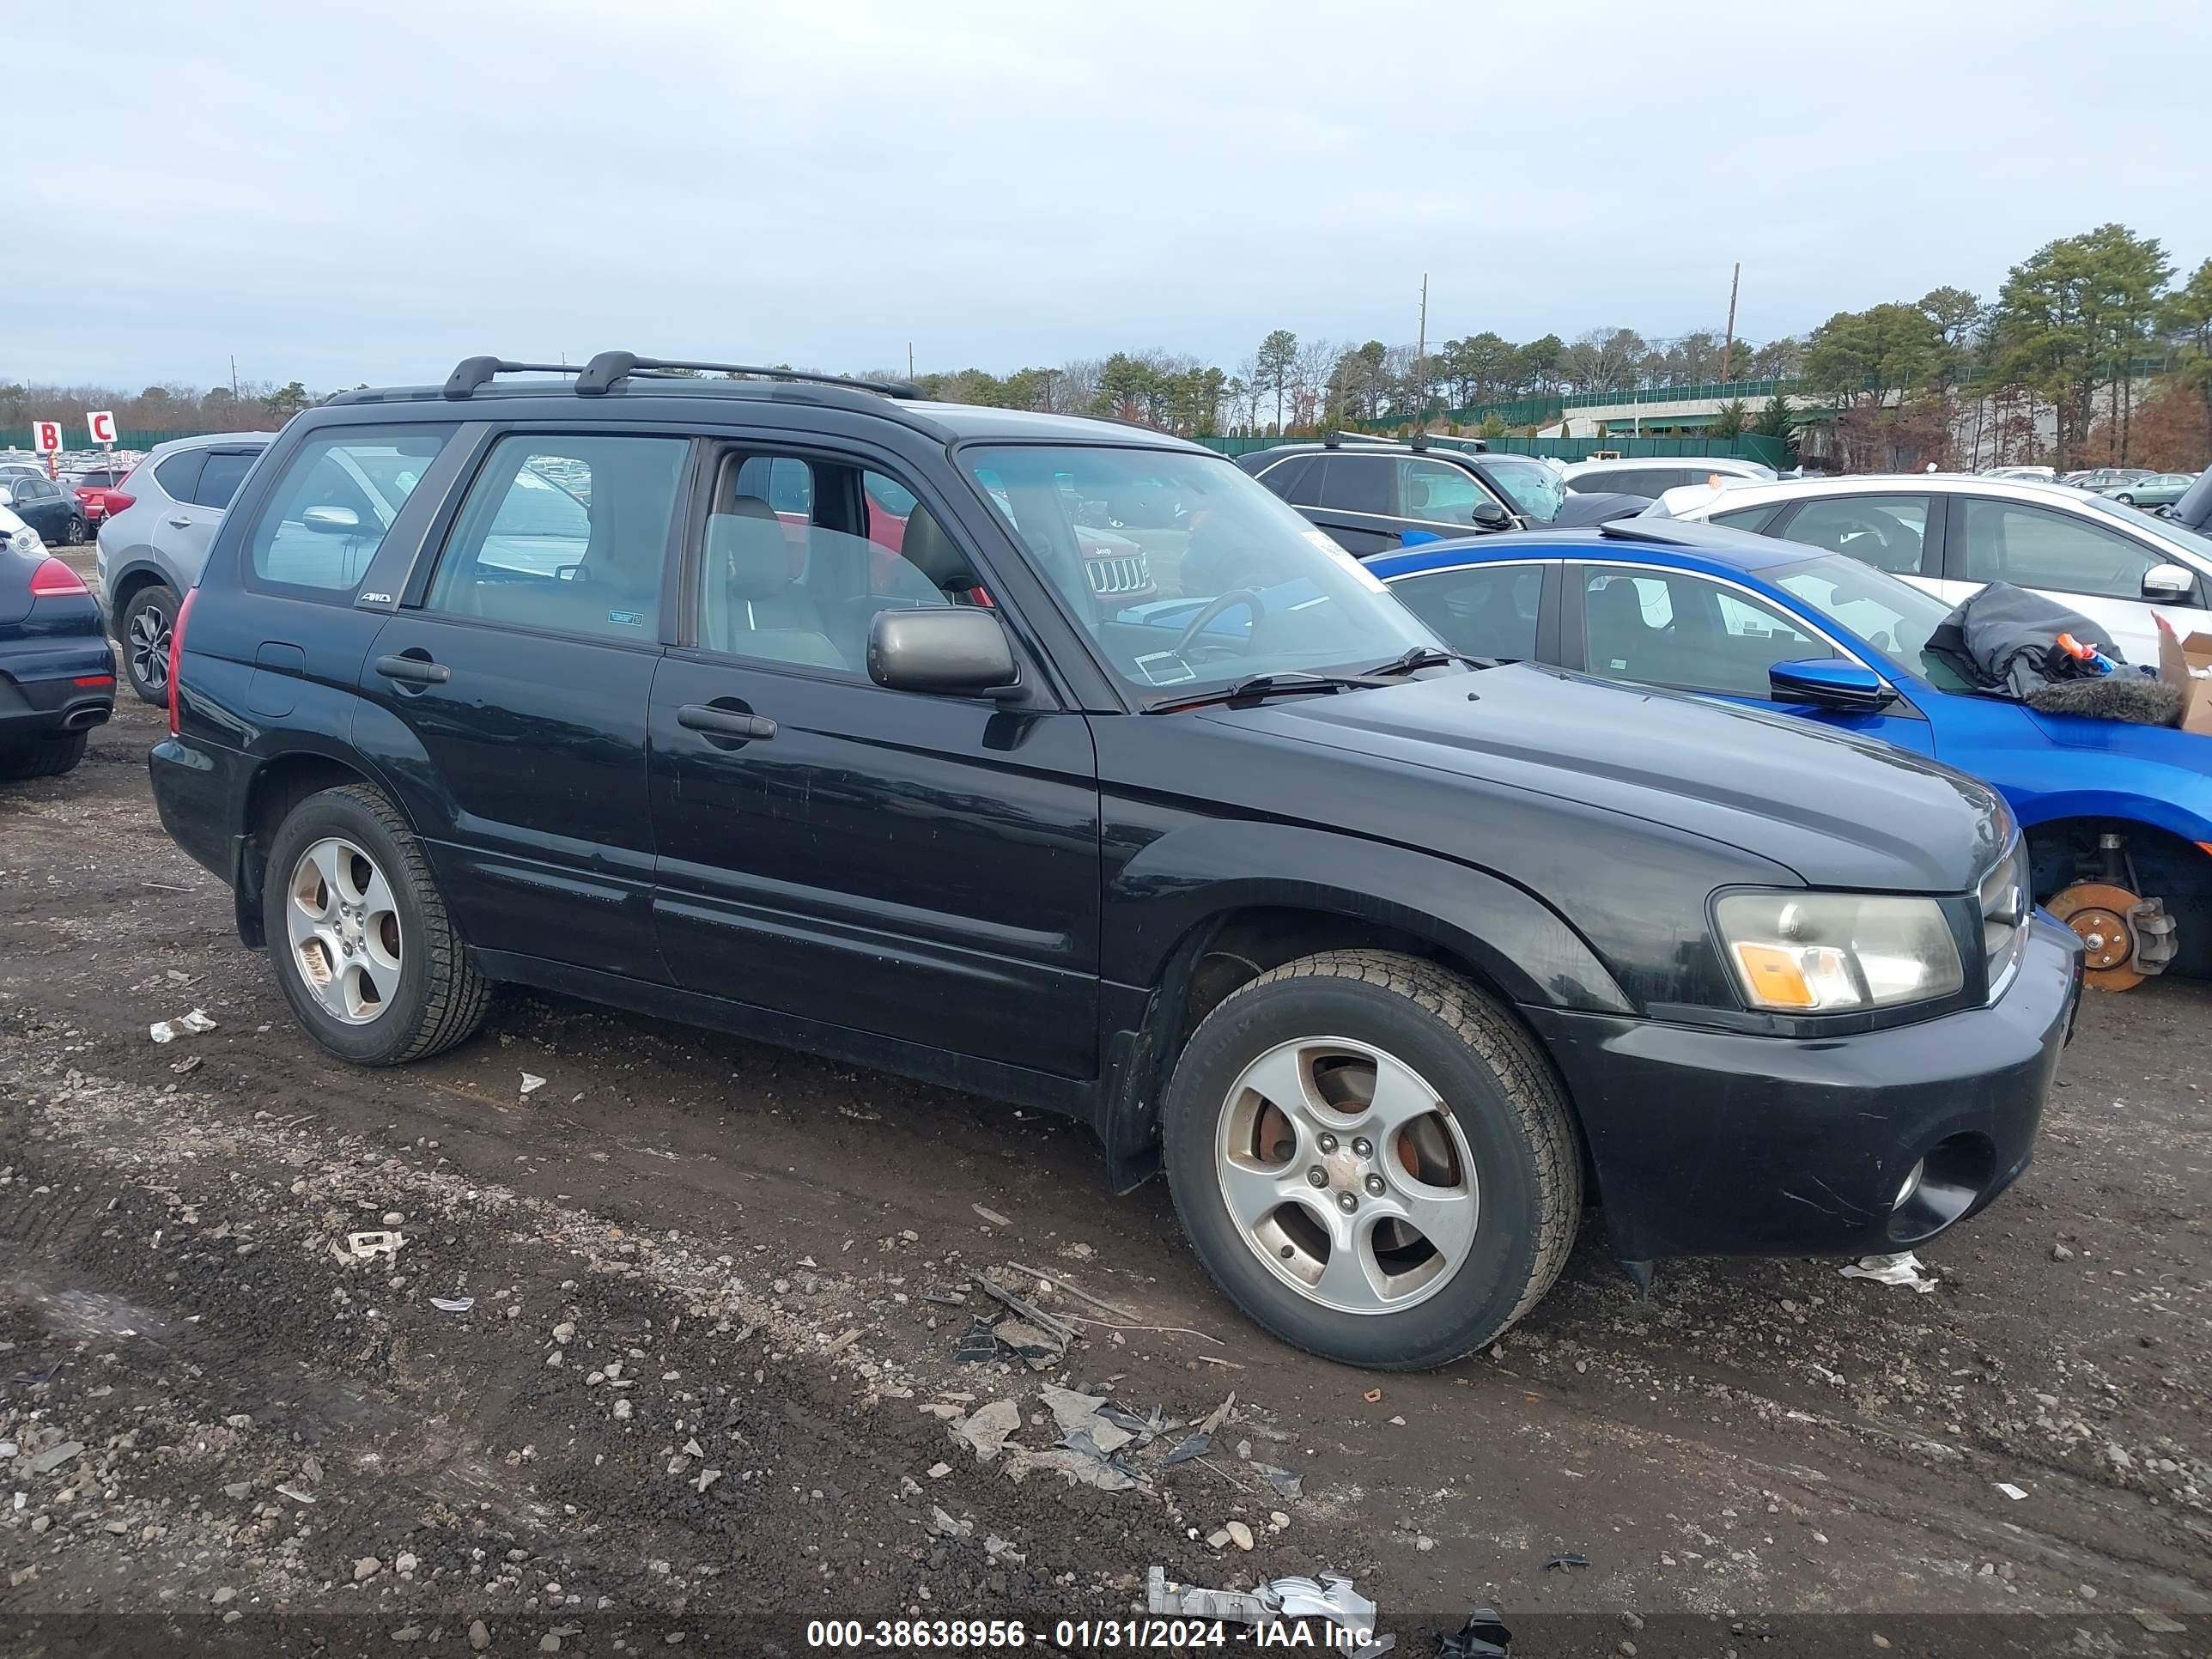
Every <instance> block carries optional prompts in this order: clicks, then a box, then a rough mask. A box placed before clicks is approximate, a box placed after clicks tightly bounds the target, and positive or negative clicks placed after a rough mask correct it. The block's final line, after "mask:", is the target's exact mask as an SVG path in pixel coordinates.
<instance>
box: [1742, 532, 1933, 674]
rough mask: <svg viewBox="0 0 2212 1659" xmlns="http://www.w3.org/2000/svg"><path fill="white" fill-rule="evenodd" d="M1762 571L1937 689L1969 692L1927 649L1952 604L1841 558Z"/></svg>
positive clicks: (1804, 603) (1815, 611)
mask: <svg viewBox="0 0 2212 1659" xmlns="http://www.w3.org/2000/svg"><path fill="white" fill-rule="evenodd" d="M1761 574H1764V575H1765V577H1766V579H1767V580H1769V581H1771V582H1772V583H1773V584H1774V585H1775V586H1777V587H1778V588H1780V589H1781V590H1782V591H1783V592H1785V593H1787V594H1789V595H1790V597H1791V598H1792V599H1796V600H1797V601H1799V602H1800V603H1801V604H1802V605H1806V606H1808V608H1809V609H1811V610H1812V611H1814V613H1815V614H1817V615H1819V616H1821V617H1826V618H1827V619H1828V620H1829V621H1830V622H1832V623H1835V625H1836V626H1837V627H1838V628H1840V629H1844V631H1845V632H1847V633H1851V634H1856V635H1858V636H1859V638H1861V639H1863V640H1864V641H1866V642H1867V643H1868V644H1869V645H1870V646H1872V647H1874V648H1875V650H1877V651H1879V652H1881V653H1883V654H1884V655H1885V656H1887V657H1890V658H1892V659H1894V660H1896V661H1897V662H1899V663H1901V664H1902V665H1904V666H1905V667H1906V668H1908V669H1910V670H1911V671H1913V672H1914V673H1916V674H1918V675H1919V676H1920V677H1921V678H1923V679H1924V680H1926V681H1927V682H1928V683H1929V684H1930V685H1932V686H1934V687H1935V688H1936V690H1938V691H1972V690H1974V687H1973V686H1972V685H1970V684H1967V682H1966V679H1965V678H1964V677H1963V676H1961V675H1960V673H1959V671H1958V670H1956V669H1954V668H1953V667H1952V666H1951V665H1950V664H1948V663H1947V662H1945V661H1944V660H1943V659H1942V658H1941V657H1939V656H1936V654H1935V653H1933V652H1931V651H1929V648H1928V641H1929V636H1930V635H1933V634H1934V633H1935V632H1936V626H1937V624H1938V623H1942V620H1943V618H1944V617H1948V616H1949V615H1950V614H1951V607H1950V606H1949V605H1946V604H1944V603H1943V601H1942V600H1941V599H1930V598H1929V596H1928V595H1927V594H1925V593H1923V592H1921V591H1920V590H1919V589H1918V588H1917V587H1915V586H1912V585H1911V583H1910V582H1902V581H1899V580H1898V579H1897V578H1896V577H1894V576H1893V575H1890V574H1888V573H1887V572H1886V571H1881V570H1876V569H1875V568H1872V567H1871V566H1869V565H1863V564H1861V563H1860V562H1858V561H1857V559H1847V558H1844V557H1842V556H1830V557H1827V558H1821V559H1807V560H1805V561H1804V562H1802V563H1799V564H1785V565H1774V566H1771V567H1770V568H1767V569H1766V570H1765V571H1764V572H1762V573H1761Z"/></svg>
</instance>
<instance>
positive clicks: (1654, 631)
mask: <svg viewBox="0 0 2212 1659" xmlns="http://www.w3.org/2000/svg"><path fill="white" fill-rule="evenodd" d="M1565 589H1566V596H1567V602H1568V604H1569V605H1570V606H1571V607H1572V608H1573V612H1574V614H1571V615H1570V616H1569V617H1567V618H1566V619H1565V627H1564V628H1563V629H1562V631H1561V641H1562V645H1563V647H1564V653H1565V654H1566V655H1568V656H1569V658H1570V660H1569V662H1568V664H1567V665H1568V666H1569V667H1578V668H1582V669H1583V670H1584V671H1587V672H1589V673H1592V674H1598V675H1602V676H1605V677H1606V678H1612V679H1618V680H1626V681H1628V682H1630V683H1632V684H1638V685H1657V686H1664V687H1666V688H1668V690H1676V691H1693V692H1701V693H1704V694H1705V695H1707V696H1718V697H1725V698H1727V699H1728V700H1729V701H1730V702H1741V703H1746V704H1748V705H1751V706H1753V707H1755V708H1768V709H1771V710H1773V711H1774V712H1776V713H1778V714H1797V715H1802V716H1803V717H1804V718H1805V719H1808V720H1817V721H1819V722H1820V724H1821V725H1823V726H1831V727H1833V728H1834V729H1836V730H1838V731H1843V732H1857V733H1858V734H1859V735H1861V736H1863V737H1871V738H1881V740H1882V741H1883V742H1885V743H1893V744H1898V745H1899V746H1900V747H1902V748H1905V749H1911V750H1917V752H1918V753H1920V754H1923V755H1933V754H1934V753H1935V752H1936V744H1935V738H1934V737H1933V735H1932V734H1931V733H1930V732H1929V727H1928V721H1927V720H1926V719H1925V718H1924V717H1923V715H1922V714H1920V712H1919V711H1918V710H1917V709H1916V708H1913V707H1912V705H1911V703H1909V702H1904V701H1902V700H1900V701H1899V702H1894V703H1892V704H1891V705H1890V706H1889V707H1888V708H1884V709H1881V710H1878V711H1876V712H1875V713H1873V714H1857V713H1844V712H1842V711H1838V710H1835V709H1828V708H1812V707H1808V706H1807V705H1805V704H1802V703H1784V702H1777V701H1776V700H1775V698H1774V696H1773V693H1772V691H1771V689H1770V688H1769V686H1768V683H1767V678H1766V671H1767V670H1768V669H1769V668H1771V667H1772V666H1773V665H1775V664H1776V663H1782V662H1804V661H1807V660H1809V659H1815V658H1823V657H1837V656H1845V655H1848V654H1849V653H1845V652H1841V651H1838V649H1837V648H1836V647H1835V645H1834V644H1833V643H1832V641H1829V640H1828V639H1826V637H1824V636H1823V635H1819V634H1817V633H1815V632H1814V630H1813V629H1812V626H1811V624H1810V623H1806V622H1805V621H1803V619H1802V618H1800V617H1795V616H1792V615H1790V614H1787V613H1785V612H1784V611H1782V610H1781V609H1779V608H1778V607H1777V606H1776V605H1772V604H1770V603H1769V602H1767V601H1766V600H1765V599H1761V598H1759V597H1758V596H1756V595H1754V594H1753V593H1751V592H1748V591H1747V590H1745V589H1743V588H1740V587H1735V586H1729V585H1727V584H1723V583H1721V582H1717V581H1715V580H1711V579H1710V578H1708V577H1705V576H1698V575H1692V574H1690V573H1688V572H1686V571H1678V570H1665V569H1661V568H1656V567H1647V568H1627V567H1624V566H1620V565H1583V566H1580V567H1577V568H1575V569H1573V570H1571V572H1570V574H1569V575H1568V579H1567V581H1566V584H1565ZM1577 653H1578V654H1577ZM1853 660H1857V659H1853Z"/></svg>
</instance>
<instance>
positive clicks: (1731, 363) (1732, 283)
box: [1721, 259, 1743, 381]
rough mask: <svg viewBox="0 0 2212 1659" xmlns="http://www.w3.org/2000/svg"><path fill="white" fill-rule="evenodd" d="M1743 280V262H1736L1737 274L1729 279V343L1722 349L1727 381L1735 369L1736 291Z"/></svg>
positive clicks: (1722, 365)
mask: <svg viewBox="0 0 2212 1659" xmlns="http://www.w3.org/2000/svg"><path fill="white" fill-rule="evenodd" d="M1742 280H1743V261H1742V260H1741V259H1739V260H1737V261H1736V262H1735V275H1734V276H1730V277H1729V319H1728V343H1727V344H1725V345H1723V347H1722V348H1721V379H1722V380H1723V381H1725V380H1729V378H1730V377H1731V374H1732V372H1733V371H1734V369H1735V290H1736V284H1737V283H1741V281H1742Z"/></svg>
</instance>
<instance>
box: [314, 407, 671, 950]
mask: <svg viewBox="0 0 2212 1659" xmlns="http://www.w3.org/2000/svg"><path fill="white" fill-rule="evenodd" d="M480 453H481V459H479V460H478V461H477V464H476V465H475V470H474V473H473V476H472V477H471V481H470V483H469V484H468V486H467V489H466V490H465V493H464V494H463V495H461V497H460V499H459V504H458V506H457V507H455V508H454V509H453V511H452V512H451V513H448V514H447V517H446V521H445V522H444V524H443V525H442V526H441V527H440V529H439V531H438V532H436V536H437V539H436V541H435V543H434V545H435V547H436V549H437V556H436V560H435V565H434V566H429V567H428V568H421V569H418V570H417V572H416V574H415V576H414V578H413V579H412V580H413V591H410V592H409V593H408V594H407V595H405V596H404V603H403V604H402V605H401V606H400V608H399V609H398V610H397V611H394V612H393V613H392V616H391V617H390V620H388V621H387V622H386V623H385V624H384V626H383V629H382V630H381V631H380V633H379V634H378V635H377V637H376V641H375V644H374V648H373V649H372V650H371V651H370V652H369V653H368V659H367V660H366V661H365V662H364V663H363V664H362V666H361V675H360V686H361V693H362V714H361V717H360V719H359V720H358V721H357V722H356V738H355V741H356V744H357V745H358V746H359V747H360V748H361V749H362V750H363V751H364V752H366V753H368V754H369V755H371V756H372V757H374V758H376V759H377V760H378V761H379V762H380V763H381V765H382V766H383V768H384V769H385V771H386V775H388V776H390V777H391V778H392V780H393V781H394V782H395V784H396V786H397V787H398V788H399V789H400V790H401V791H402V792H403V793H404V796H405V799H404V802H403V805H404V806H405V808H406V810H407V811H408V813H409V816H410V818H412V820H413V821H414V823H415V825H416V829H417V832H418V833H419V834H421V835H422V836H423V837H424V839H425V841H426V842H428V844H429V848H430V855H431V858H432V860H433V862H434V863H435V865H436V866H437V868H438V873H439V878H440V886H441V890H442V891H443V892H444V894H445V895H446V897H447V902H448V904H449V905H451V906H452V908H453V911H454V914H455V919H456V921H458V922H459V926H460V928H461V932H462V934H463V936H464V937H465V938H466V939H468V940H469V941H470V942H471V944H472V945H475V946H476V947H477V949H478V950H480V951H486V952H490V953H501V952H506V953H511V954H513V955H514V956H516V957H529V958H534V959H542V960H547V961H553V962H558V963H564V964H568V965H569V966H572V967H578V968H586V969H597V970H599V971H601V972H604V973H606V974H610V975H622V976H625V977H629V978H635V979H649V980H664V979H665V977H666V975H665V973H664V972H663V970H662V969H661V965H660V960H659V951H658V948H657V946H656V945H655V942H654V939H653V919H652V900H651V894H652V887H653V826H652V817H651V814H650V812H649V811H648V810H647V803H646V734H645V717H646V708H647V701H648V699H649V697H650V696H651V692H652V686H653V670H654V668H655V666H656V665H657V664H658V663H659V659H660V653H661V648H662V647H661V628H662V605H661V599H662V595H663V593H664V592H665V591H666V589H667V587H668V586H669V585H670V584H669V581H668V569H669V565H670V561H671V559H672V558H673V556H674V550H675V547H676V537H675V526H676V525H677V523H678V503H679V501H680V499H681V497H682V495H683V492H684V487H685V484H686V480H687V477H688V471H689V467H690V457H691V445H690V441H689V440H688V439H686V438H684V437H682V436H679V435H673V434H651V435H631V433H630V432H629V431H625V432H624V433H623V435H605V434H579V433H575V432H566V433H563V432H545V431H507V432H503V433H498V434H495V435H491V436H490V437H489V441H488V442H486V443H485V444H484V445H483V447H482V449H481V452H480ZM370 475H371V477H372V480H374V478H376V477H380V474H379V473H378V472H377V471H376V469H374V468H372V469H370ZM348 483H349V486H350V488H351V489H353V491H354V493H355V494H356V495H361V494H362V485H361V481H360V480H359V479H355V478H350V477H349V479H348ZM337 510H338V511H339V512H341V513H343V515H346V516H356V517H357V516H359V515H360V514H362V513H368V517H367V518H366V519H364V520H362V532H361V533H362V534H367V533H368V532H369V528H370V527H371V526H373V525H374V508H373V505H372V504H371V503H369V502H367V501H363V502H362V503H361V504H360V505H358V506H355V505H350V504H349V505H347V506H345V507H343V508H340V509H337ZM325 534H328V535H331V536H334V537H335V538H337V539H339V540H340V541H341V542H343V541H344V540H346V539H348V538H349V534H350V532H349V531H348V530H347V529H346V528H345V527H344V526H343V523H341V525H340V526H337V527H336V528H334V529H333V530H331V531H329V532H325ZM491 966H492V970H493V971H494V973H495V974H496V972H497V971H498V968H497V963H492V964H491Z"/></svg>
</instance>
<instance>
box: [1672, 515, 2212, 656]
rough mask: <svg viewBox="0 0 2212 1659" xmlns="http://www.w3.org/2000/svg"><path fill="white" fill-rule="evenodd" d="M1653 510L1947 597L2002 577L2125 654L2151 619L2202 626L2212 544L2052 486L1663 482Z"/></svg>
mask: <svg viewBox="0 0 2212 1659" xmlns="http://www.w3.org/2000/svg"><path fill="white" fill-rule="evenodd" d="M1652 511H1653V512H1654V513H1657V514H1662V515H1664V516H1668V517H1672V518H1677V519H1694V520H1704V521H1705V522H1706V523H1710V524H1717V525H1725V526H1730V527H1732V528H1735V529H1738V530H1750V531H1755V532H1758V533H1759V534H1760V535H1764V536H1777V537H1780V538H1784V540H1788V541H1793V542H1803V543H1805V544H1808V545H1809V546H1813V547H1824V548H1826V549H1828V550H1831V551H1832V552H1837V553H1844V554H1848V555H1850V556H1851V557H1852V558H1855V559H1859V560H1862V561H1863V562H1866V563H1868V564H1870V565H1873V566H1874V567H1875V568H1876V569H1879V570H1887V571H1888V572H1889V573H1890V574H1892V575H1893V576H1901V577H1903V578H1904V579H1905V580H1906V581H1909V582H1911V584H1912V585H1913V586H1916V587H1918V588H1921V589H1923V590H1924V591H1926V592H1929V593H1933V594H1934V595H1936V597H1937V598H1938V599H1942V600H1944V601H1946V602H1947V603H1948V604H1952V605H1956V604H1957V603H1958V602H1959V601H1960V600H1961V599H1966V597H1967V596H1968V595H1970V594H1972V593H1974V592H1978V591H1979V590H1980V589H1981V588H1982V587H1984V586H1986V585H1987V584H1988V583H1990V582H1996V581H2002V582H2010V583H2012V584H2013V585H2014V586H2015V587H2025V588H2029V589H2032V590H2033V591H2034V592H2039V593H2042V594H2045V595H2046V596H2048V597H2049V598H2051V599H2055V600H2056V601H2057V602H2058V603H2059V604H2061V605H2065V606H2067V607H2068V608H2069V609H2070V610H2074V611H2080V612H2081V614H2082V615H2083V616H2085V617H2088V618H2089V619H2090V620H2091V621H2092V622H2093V623H2097V624H2098V626H2099V627H2100V629H2102V630H2103V632H2104V637H2103V638H2102V639H2101V640H2100V641H2098V643H2100V644H2103V645H2112V646H2117V647H2119V649H2120V652H2121V653H2122V654H2124V656H2125V657H2126V658H2127V659H2128V660H2129V661H2130V662H2141V663H2151V662H2156V661H2157V660H2158V628H2157V624H2156V623H2154V622H2153V621H2152V620H2151V618H2152V617H2153V616H2154V615H2163V616H2164V617H2166V621H2167V622H2169V623H2172V626H2173V629H2174V631H2175V632H2176V633H2178V634H2180V635H2183V636H2184V637H2186V636H2187V635H2190V634H2191V633H2194V632H2208V633H2212V615H2208V614H2207V604H2208V599H2212V539H2208V538H2205V537H2203V536H2201V535H2198V534H2197V532H2194V531H2191V530H2187V529H2185V528H2184V527H2182V526H2180V525H2179V524H2176V523H2174V522H2172V520H2166V519H2160V518H2154V517H2153V516H2151V515H2150V514H2148V513H2142V512H2139V511H2137V510H2136V508H2134V507H2123V506H2121V505H2120V504H2119V503H2118V502H2117V501H2108V500H2106V499H2105V498H2104V497H2102V496H2100V495H2087V494H2085V493H2084V492H2082V491H2081V490H2078V489H2065V488H2063V487H2062V486H2060V485H2057V484H2050V483H2031V482H2025V481H2021V480H2015V479H2008V478H1988V477H1960V476H1957V475H1952V474H1944V473H1921V472H1908V473H1894V474H1868V475H1864V476H1861V477H1841V478H1800V479H1792V480H1788V481H1785V482H1783V483H1770V484H1740V485H1735V486H1731V487H1727V488H1723V489H1713V488H1711V486H1709V485H1690V486H1686V487H1684V488H1681V489H1670V490H1668V492H1667V493H1666V495H1662V497H1661V498H1660V499H1659V501H1658V503H1657V504H1656V506H1655V507H1653V509H1652Z"/></svg>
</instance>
